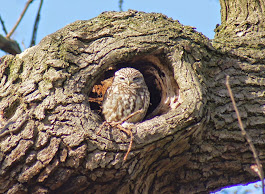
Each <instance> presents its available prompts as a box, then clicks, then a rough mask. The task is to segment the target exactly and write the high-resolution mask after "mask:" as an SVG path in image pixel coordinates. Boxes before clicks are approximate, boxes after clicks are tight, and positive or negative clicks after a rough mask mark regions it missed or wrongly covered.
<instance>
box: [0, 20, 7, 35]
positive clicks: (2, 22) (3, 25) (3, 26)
mask: <svg viewBox="0 0 265 194" xmlns="http://www.w3.org/2000/svg"><path fill="white" fill-rule="evenodd" d="M0 22H1V24H2V28H3V31H4V32H5V34H6V35H7V30H6V27H5V22H4V21H3V20H2V18H1V16H0Z"/></svg>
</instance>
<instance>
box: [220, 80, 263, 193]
mask: <svg viewBox="0 0 265 194" xmlns="http://www.w3.org/2000/svg"><path fill="white" fill-rule="evenodd" d="M229 78H230V76H229V75H227V76H226V83H225V84H226V87H227V90H228V92H229V95H230V98H231V100H232V104H233V107H234V109H235V112H236V116H237V120H238V124H239V127H240V129H241V132H242V135H243V136H244V137H245V139H246V140H247V142H248V144H249V147H250V149H251V151H252V153H253V157H254V159H255V162H256V164H257V168H258V173H257V174H258V175H259V178H260V180H261V182H262V193H263V194H265V191H264V180H263V179H264V173H263V169H262V165H261V162H260V160H259V157H258V153H257V150H256V149H255V146H254V144H253V142H252V139H251V137H250V136H249V135H248V133H247V132H246V130H245V129H244V126H243V123H242V120H241V117H240V114H239V111H238V109H237V106H236V102H235V99H234V95H233V92H232V90H231V87H230V84H229Z"/></svg>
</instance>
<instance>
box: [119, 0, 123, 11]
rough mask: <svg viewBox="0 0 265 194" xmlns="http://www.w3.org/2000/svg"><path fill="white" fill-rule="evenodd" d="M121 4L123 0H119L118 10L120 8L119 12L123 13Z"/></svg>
mask: <svg viewBox="0 0 265 194" xmlns="http://www.w3.org/2000/svg"><path fill="white" fill-rule="evenodd" d="M122 4H123V0H120V1H119V8H120V11H123V10H122Z"/></svg>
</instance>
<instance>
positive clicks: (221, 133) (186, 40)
mask: <svg viewBox="0 0 265 194" xmlns="http://www.w3.org/2000/svg"><path fill="white" fill-rule="evenodd" d="M224 2H227V1H224ZM237 5H238V4H237ZM262 5H263V4H262ZM222 8H223V6H222ZM227 13H228V12H227ZM226 17H227V18H229V17H228V16H226ZM222 22H223V24H224V22H225V20H224V19H223V20H222ZM223 24H222V25H223ZM222 34H223V35H222ZM222 36H227V34H226V33H225V29H224V30H223V31H222V33H220V34H217V38H216V42H214V44H212V43H211V42H210V40H209V39H207V38H206V37H204V36H203V35H202V34H200V33H197V32H196V31H195V30H194V29H193V28H191V27H187V26H182V25H181V24H179V22H178V21H174V20H172V19H169V18H167V17H166V16H164V15H162V14H155V13H151V14H147V13H142V12H137V11H133V10H130V11H127V12H105V13H103V14H101V15H99V16H98V17H96V18H94V19H92V20H88V21H76V22H74V23H72V24H70V25H68V26H66V27H64V28H63V29H61V30H59V31H57V32H55V33H54V34H51V35H49V36H47V37H45V38H44V39H43V40H42V41H41V42H40V44H39V45H37V46H34V47H32V48H30V49H28V50H26V51H25V52H23V53H21V54H19V55H16V56H5V57H3V58H2V59H1V66H0V77H1V83H0V94H1V101H0V110H1V111H2V113H1V135H0V143H1V144H0V145H1V150H0V164H1V166H0V192H3V193H5V192H6V193H208V192H210V191H214V190H217V189H219V188H221V187H223V186H228V185H232V184H236V183H247V182H249V181H255V180H257V179H258V176H257V175H256V174H255V173H254V172H252V170H251V165H252V164H255V161H254V159H253V156H252V153H251V151H250V148H249V146H248V144H247V142H246V141H245V139H244V137H243V136H242V135H241V132H240V129H239V127H238V124H237V119H236V116H235V113H234V110H233V107H232V104H231V100H230V98H229V95H228V92H227V90H226V86H225V77H226V75H230V77H231V79H230V80H231V81H230V84H231V87H232V90H233V92H234V95H235V98H236V101H237V104H238V108H239V110H240V113H241V117H242V120H243V122H244V125H245V127H246V128H247V131H248V133H249V135H250V136H251V137H252V138H253V143H254V144H255V146H256V148H257V150H258V152H259V157H260V159H261V161H262V162H263V161H264V158H265V153H264V148H265V142H264V138H265V133H264V132H263V131H262V128H264V123H265V117H264V112H265V111H264V95H265V92H264V91H265V90H264V86H265V79H264V73H263V71H264V70H265V66H264V65H263V64H262V61H263V59H262V58H261V57H260V58H257V56H262V55H264V52H263V50H262V49H260V47H258V48H252V49H253V50H254V49H255V52H256V53H255V54H254V55H253V56H252V55H248V56H245V55H242V56H241V55H240V52H241V53H243V51H244V48H245V47H246V50H247V51H248V49H249V48H248V46H245V47H244V48H242V47H241V48H230V47H229V44H224V46H221V45H222V42H221V41H222V40H223V39H222ZM243 37H244V36H243ZM227 38H229V37H227ZM232 38H233V35H231V36H230V39H231V42H232ZM241 38H242V37H241ZM253 44H254V43H253ZM253 44H252V45H253ZM212 45H213V46H212ZM237 50H241V51H240V52H236V51H237ZM253 50H252V51H253ZM257 53H259V55H258V54H257ZM253 61H255V65H253V64H252V63H251V62H253ZM127 66H130V67H134V68H136V69H139V70H140V71H141V72H142V73H143V74H144V77H145V79H146V83H147V85H148V89H149V91H150V94H151V104H150V107H149V110H148V113H147V116H146V118H145V119H144V120H143V121H142V122H141V123H137V124H135V125H133V127H132V129H131V130H132V133H133V144H132V148H131V150H130V152H129V155H128V157H127V160H125V161H124V156H125V155H126V152H127V151H128V148H129V145H130V137H129V136H127V134H126V133H124V132H122V131H120V130H119V129H118V128H115V127H110V126H108V125H102V122H103V118H102V115H101V102H102V96H103V94H104V92H105V91H106V88H107V85H108V84H106V83H107V82H109V80H111V79H110V78H111V77H112V76H113V74H114V72H115V71H116V70H118V69H120V68H122V67H127ZM99 130H101V131H100V132H99Z"/></svg>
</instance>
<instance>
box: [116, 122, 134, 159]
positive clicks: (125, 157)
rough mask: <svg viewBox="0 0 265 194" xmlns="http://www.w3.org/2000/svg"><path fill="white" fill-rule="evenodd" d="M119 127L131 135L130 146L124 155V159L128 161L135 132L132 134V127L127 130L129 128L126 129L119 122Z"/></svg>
mask: <svg viewBox="0 0 265 194" xmlns="http://www.w3.org/2000/svg"><path fill="white" fill-rule="evenodd" d="M117 127H118V128H119V129H120V130H121V131H123V132H125V133H127V135H129V136H130V137H131V139H130V144H129V147H128V149H127V152H126V154H125V156H124V158H123V160H124V161H126V160H127V157H128V155H129V153H130V151H131V149H132V143H133V134H132V131H131V130H130V129H129V130H127V129H125V128H124V127H123V126H121V125H120V124H118V125H117Z"/></svg>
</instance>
